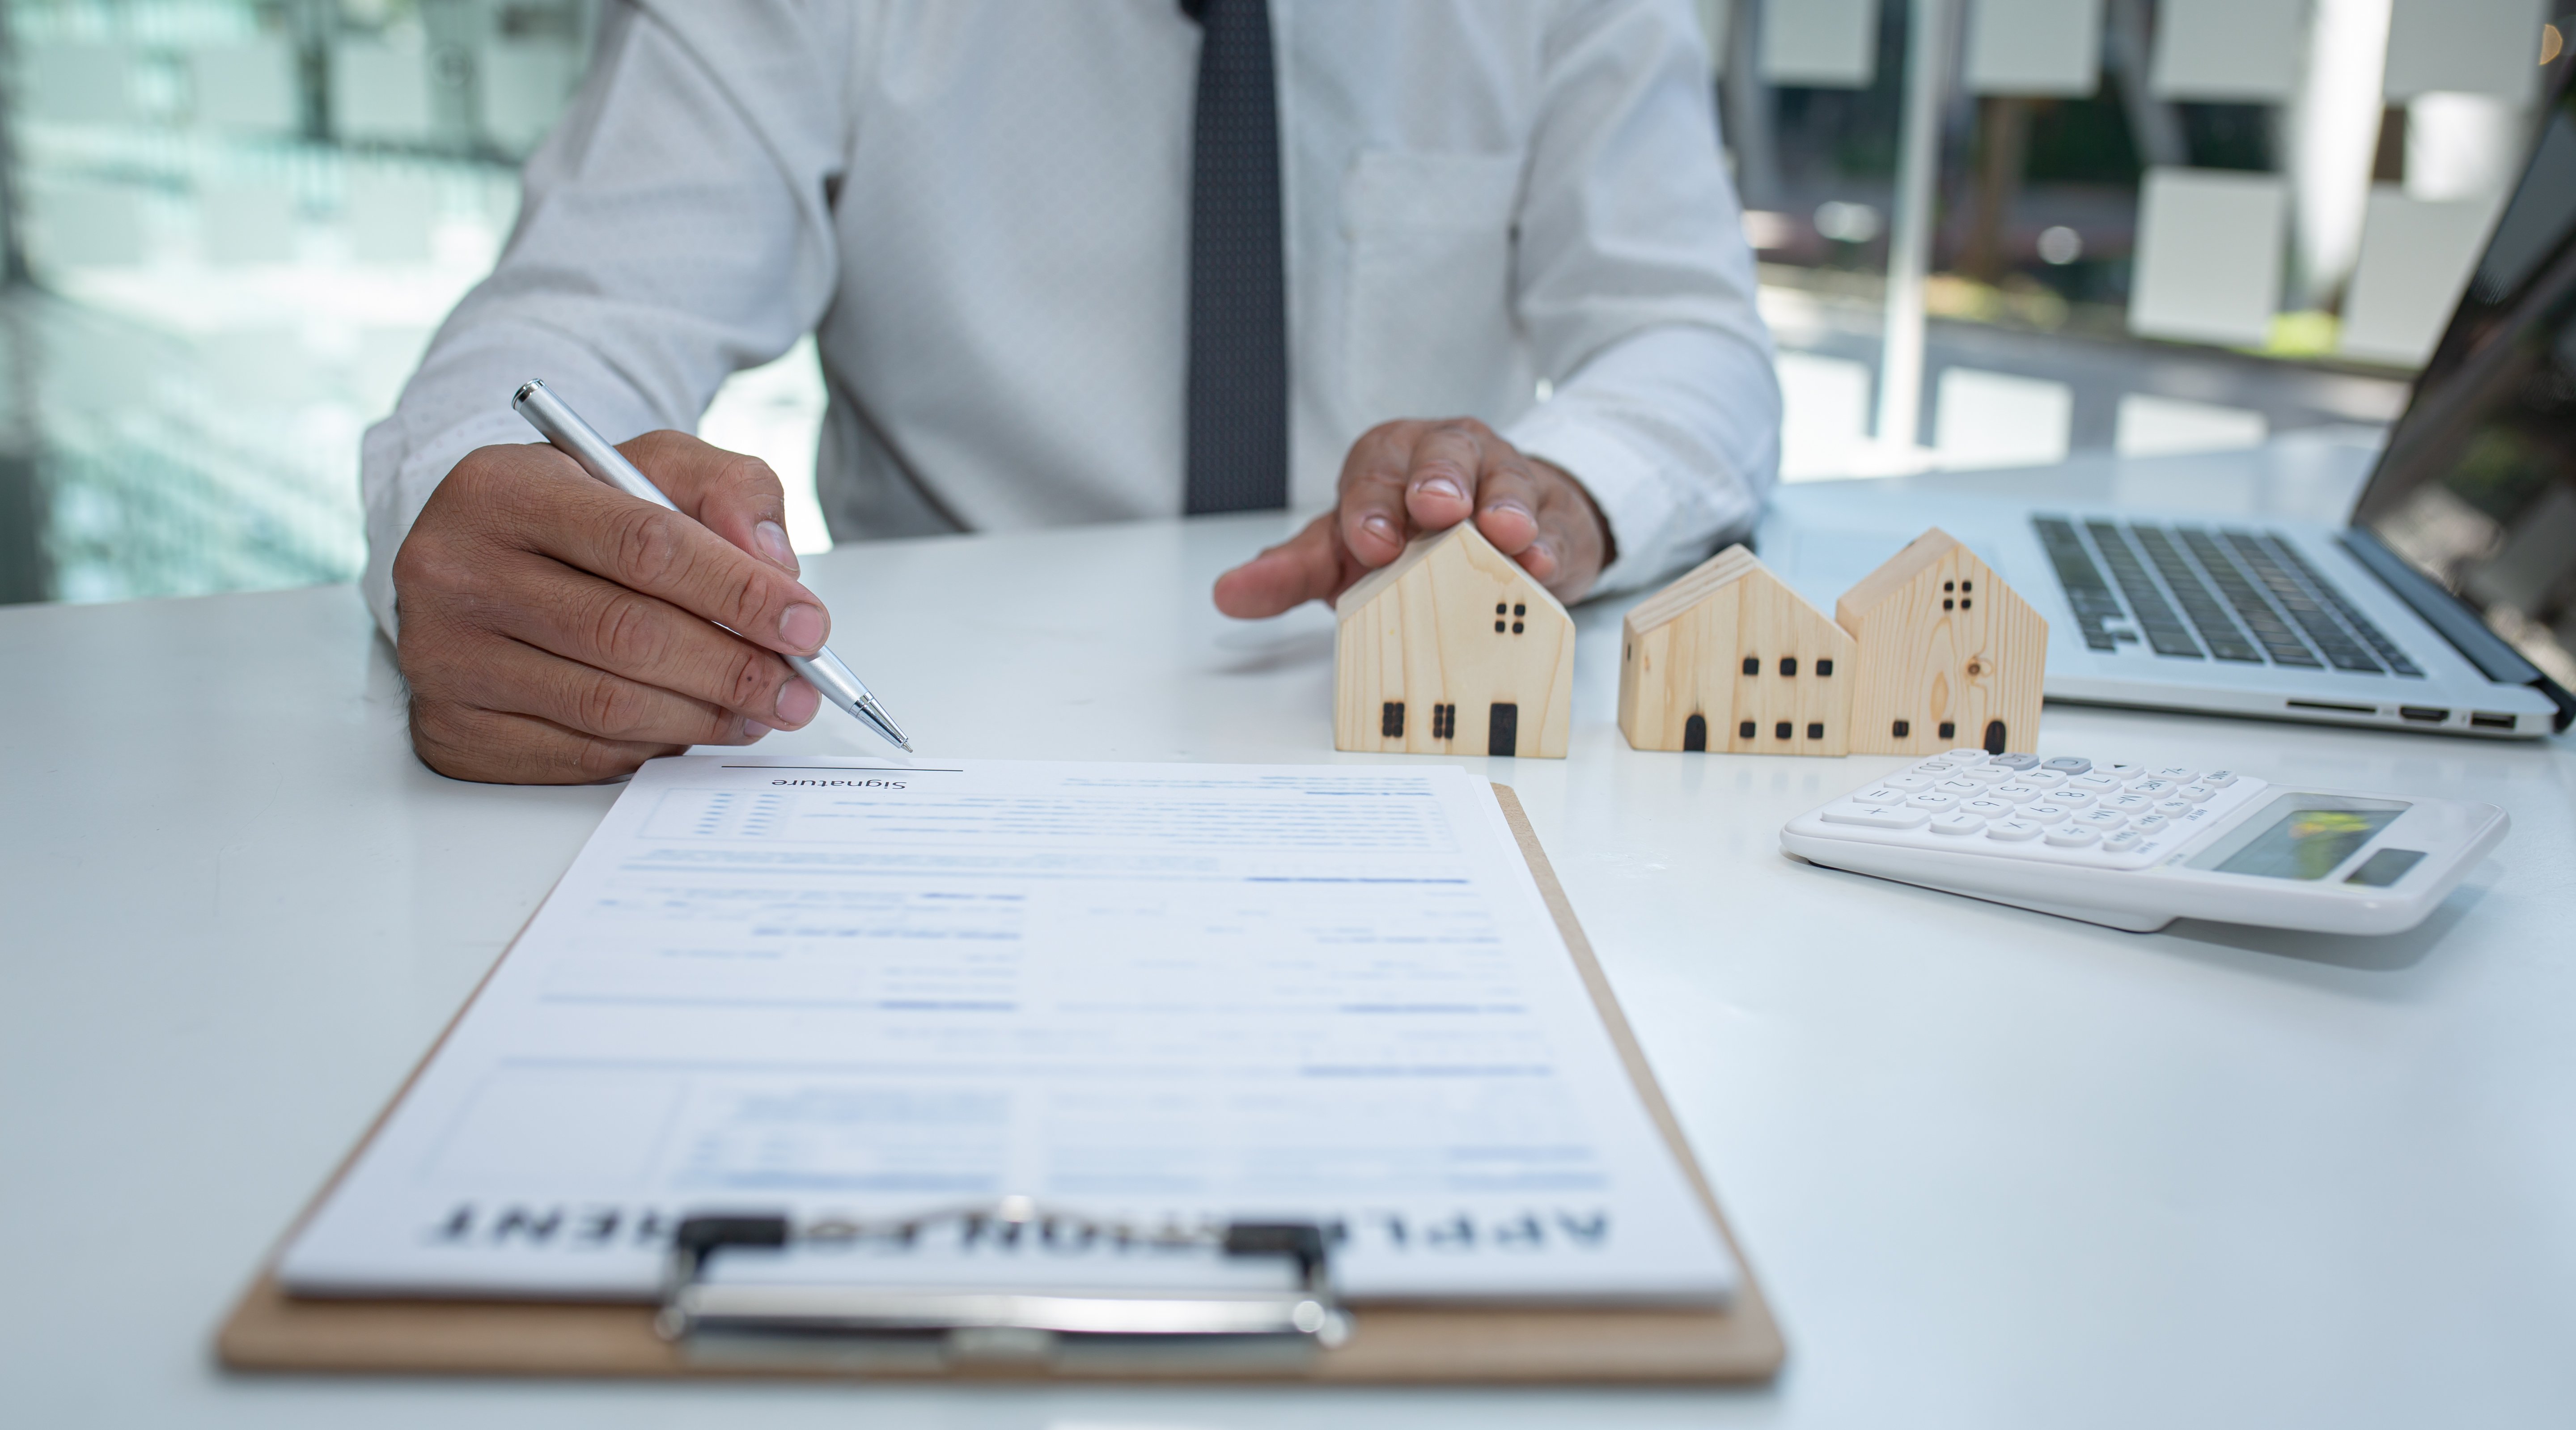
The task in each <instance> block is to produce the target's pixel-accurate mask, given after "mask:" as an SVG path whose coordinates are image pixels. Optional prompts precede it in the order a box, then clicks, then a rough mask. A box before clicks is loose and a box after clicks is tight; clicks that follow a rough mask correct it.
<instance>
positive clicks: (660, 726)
mask: <svg viewBox="0 0 2576 1430" xmlns="http://www.w3.org/2000/svg"><path fill="white" fill-rule="evenodd" d="M471 652H472V658H471V659H470V660H468V661H462V662H458V663H457V664H456V665H455V666H453V667H451V669H450V671H449V672H448V673H447V674H446V675H445V677H444V678H440V679H435V680H433V681H432V682H431V684H430V685H429V687H428V688H427V689H425V690H415V691H414V694H415V696H427V697H428V698H431V699H433V700H436V699H447V700H453V701H454V702H456V703H458V704H462V705H471V706H474V707H477V708H479V709H484V710H492V711H497V712H499V713H502V714H506V715H532V716H535V717H536V718H537V719H540V720H543V721H546V722H547V723H548V724H552V725H560V726H562V727H563V728H565V729H567V730H570V731H572V732H573V733H574V734H577V735H590V736H595V737H597V738H599V739H603V740H608V741H612V742H615V743H618V744H646V745H671V744H677V745H745V744H749V743H751V742H752V741H753V740H757V739H759V738H760V737H761V736H763V735H766V734H768V733H769V726H768V725H767V724H766V723H765V722H763V721H760V720H757V719H752V718H750V717H746V716H744V715H742V714H739V713H737V712H735V711H732V710H728V709H726V708H724V707H723V706H721V705H713V704H709V703H708V702H706V701H703V700H693V699H691V698H689V697H688V696H685V695H682V694H680V693H679V692H677V691H674V690H666V689H664V688H662V687H660V686H657V685H648V684H646V683H644V682H642V681H639V680H629V679H627V678H626V677H624V676H622V675H612V674H610V673H609V672H607V671H604V670H600V669H598V668H597V667H595V666H588V665H584V664H582V663H581V662H579V661H576V660H566V659H564V658H563V657H562V656H559V655H556V654H554V653H552V652H550V651H542V650H539V649H537V648H536V647H535V646H532V645H525V644H522V643H520V642H518V641H514V640H510V639H507V638H506V637H498V636H486V637H483V638H480V639H478V640H476V641H474V642H473V643H472V647H471Z"/></svg>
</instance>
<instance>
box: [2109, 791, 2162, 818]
mask: <svg viewBox="0 0 2576 1430" xmlns="http://www.w3.org/2000/svg"><path fill="white" fill-rule="evenodd" d="M2155 803H2156V801H2155V796H2153V795H2144V794H2115V795H2106V796H2104V797H2103V800H2102V807H2103V808H2104V809H2117V810H2121V811H2124V812H2126V813H2129V814H2136V813H2137V812H2139V811H2140V810H2146V809H2153V808H2154V807H2155Z"/></svg>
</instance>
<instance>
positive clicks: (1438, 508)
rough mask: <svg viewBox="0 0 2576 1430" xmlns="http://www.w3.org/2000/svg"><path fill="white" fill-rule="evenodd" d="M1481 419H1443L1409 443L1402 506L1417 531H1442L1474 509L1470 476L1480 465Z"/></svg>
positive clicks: (1472, 477) (1482, 453) (1473, 478)
mask: <svg viewBox="0 0 2576 1430" xmlns="http://www.w3.org/2000/svg"><path fill="white" fill-rule="evenodd" d="M1481 427H1482V424H1481V423H1467V422H1443V423H1440V424H1437V425H1435V426H1433V427H1431V428H1430V429H1429V430H1427V431H1425V432H1424V433H1423V434H1422V436H1421V438H1420V440H1418V441H1416V442H1415V443H1414V444H1413V461H1412V463H1411V466H1410V467H1409V468H1408V470H1407V471H1406V472H1405V477H1404V509H1405V512H1406V514H1407V515H1409V516H1411V517H1412V518H1413V525H1414V527H1415V528H1416V529H1418V530H1421V531H1447V530H1448V529H1449V528H1451V527H1453V526H1456V525H1457V524H1458V523H1460V522H1462V521H1465V520H1466V519H1467V517H1468V515H1469V514H1470V513H1472V512H1474V511H1475V509H1476V505H1475V503H1476V477H1477V473H1478V471H1479V470H1480V469H1482V468H1483V467H1484V465H1485V444H1484V441H1483V435H1484V434H1483V433H1482V431H1481V430H1480V429H1481Z"/></svg>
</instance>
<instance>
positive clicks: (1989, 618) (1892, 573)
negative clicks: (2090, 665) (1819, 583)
mask: <svg viewBox="0 0 2576 1430" xmlns="http://www.w3.org/2000/svg"><path fill="white" fill-rule="evenodd" d="M1834 619H1835V621H1836V622H1838V623H1839V624H1840V625H1841V626H1842V628H1843V629H1844V630H1847V631H1849V632H1851V636H1852V641H1853V643H1854V644H1855V645H1857V646H1858V647H1859V649H1858V651H1857V652H1856V653H1855V655H1854V659H1853V670H1852V674H1853V676H1854V679H1853V681H1852V704H1851V722H1852V725H1851V729H1852V733H1851V748H1852V751H1853V753H1855V754H1867V755H1924V754H1934V753H1937V752H1939V751H1942V750H1947V749H1952V748H1955V747H1958V746H1962V745H1978V746H1983V747H1984V748H1986V749H1988V750H1991V751H1993V752H1995V753H1996V754H2001V753H2003V752H2004V751H2006V750H2027V749H2030V748H2032V742H2033V741H2034V740H2035V739H2037V737H2038V735H2039V696H2040V683H2041V680H2042V679H2043V677H2044V676H2045V675H2046V674H2047V669H2048V622H2047V620H2046V619H2045V618H2044V617H2042V616H2041V615H2040V614H2039V612H2037V611H2035V610H2033V609H2031V606H2030V603H2029V602H2027V601H2024V600H2023V599H2022V598H2021V597H2019V596H2017V595H2015V594H2013V589H2012V588H2011V587H2010V586H2007V585H2005V584H2004V583H2003V582H2002V581H2000V580H1998V579H1997V578H1996V576H1995V573H1994V572H1993V571H1992V570H1991V569H1989V568H1988V567H1987V565H1986V563H1984V562H1983V561H1980V560H1978V559H1977V556H1976V553H1975V552H1972V551H1970V550H1969V549H1968V548H1967V547H1965V546H1962V545H1960V544H1959V542H1958V539H1957V538H1955V537H1953V536H1951V535H1950V534H1949V533H1948V532H1945V531H1943V530H1941V529H1940V528H1939V527H1937V526H1936V527H1934V528H1932V529H1931V530H1929V531H1926V532H1924V533H1923V534H1922V535H1921V536H1918V537H1916V538H1914V540H1913V541H1912V542H1911V543H1910V544H1908V545H1907V546H1906V548H1905V549H1904V550H1902V551H1900V552H1898V553H1896V554H1895V555H1894V556H1891V557H1889V558H1888V559H1887V562H1886V564H1884V565H1882V566H1880V567H1879V568H1878V569H1877V570H1875V571H1872V572H1871V573H1869V574H1868V575H1867V576H1864V577H1862V578H1861V580H1860V583H1859V584H1858V585H1855V586H1853V587H1852V588H1851V589H1850V590H1848V591H1845V592H1844V593H1843V595H1842V599H1841V600H1840V601H1837V602H1835V603H1834Z"/></svg>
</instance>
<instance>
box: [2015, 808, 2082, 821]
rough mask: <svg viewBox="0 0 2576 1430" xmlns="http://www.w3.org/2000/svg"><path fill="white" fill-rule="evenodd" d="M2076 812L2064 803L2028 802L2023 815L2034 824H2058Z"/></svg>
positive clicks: (2022, 811)
mask: <svg viewBox="0 0 2576 1430" xmlns="http://www.w3.org/2000/svg"><path fill="white" fill-rule="evenodd" d="M2074 812H2075V811H2073V810H2071V809H2068V808H2067V807H2066V806H2064V805H2062V804H2026V805H2023V806H2022V809H2021V817H2022V818H2024V819H2027V820H2029V821H2030V822H2032V823H2033V824H2057V823H2060V822H2062V821H2063V820H2065V818H2066V817H2067V816H2068V815H2071V814H2073V813H2074Z"/></svg>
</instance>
